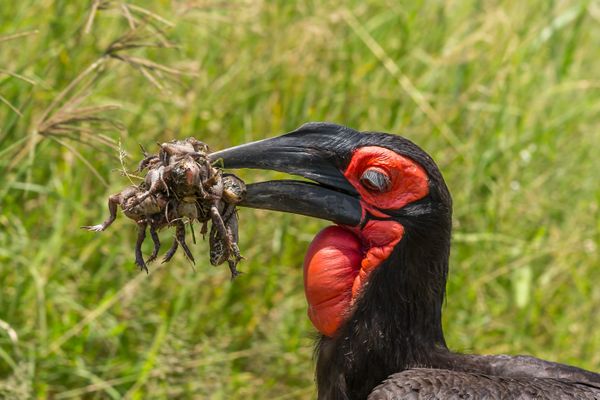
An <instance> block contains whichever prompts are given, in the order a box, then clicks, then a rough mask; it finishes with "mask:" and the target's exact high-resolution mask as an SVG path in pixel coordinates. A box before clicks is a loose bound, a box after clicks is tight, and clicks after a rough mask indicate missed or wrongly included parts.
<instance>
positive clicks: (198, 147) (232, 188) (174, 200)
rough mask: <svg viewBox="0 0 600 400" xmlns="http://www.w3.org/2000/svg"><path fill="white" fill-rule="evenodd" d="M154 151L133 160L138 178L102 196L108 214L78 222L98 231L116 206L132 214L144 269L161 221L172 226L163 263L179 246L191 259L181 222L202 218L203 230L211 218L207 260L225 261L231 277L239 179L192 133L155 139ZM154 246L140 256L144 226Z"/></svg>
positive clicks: (236, 257)
mask: <svg viewBox="0 0 600 400" xmlns="http://www.w3.org/2000/svg"><path fill="white" fill-rule="evenodd" d="M159 146H160V151H159V153H158V154H153V155H148V154H147V153H146V152H144V156H145V158H144V159H143V160H142V161H141V162H140V164H139V166H138V172H142V171H147V172H146V176H145V178H144V180H143V182H142V183H141V184H140V185H138V186H129V187H127V188H125V189H124V190H122V191H121V192H119V193H117V194H114V195H112V196H110V197H109V198H108V209H109V212H110V215H109V217H108V218H107V219H106V221H104V222H103V223H101V224H98V225H93V226H84V227H82V228H84V229H87V230H90V231H96V232H100V231H104V230H105V229H106V228H108V227H109V226H110V225H111V224H112V223H113V221H114V220H115V218H116V216H117V207H118V206H120V207H121V209H122V210H123V213H124V214H125V215H126V216H127V217H129V218H130V219H132V220H134V221H135V222H136V223H137V226H138V235H137V241H136V244H135V263H136V264H137V265H138V266H139V267H140V269H142V270H145V271H146V272H148V267H147V265H146V264H147V263H150V262H152V261H154V260H155V259H156V257H157V256H158V252H159V250H160V240H159V238H158V234H157V231H158V230H159V229H161V228H164V227H172V226H174V227H175V240H174V241H173V244H172V246H171V248H170V249H169V250H168V251H167V253H166V255H165V257H164V259H163V263H164V262H167V261H169V260H171V258H172V257H173V255H174V254H175V252H176V251H177V248H178V247H179V246H181V248H182V249H183V251H184V253H185V255H186V256H187V258H188V259H189V260H190V261H191V262H192V263H194V256H193V255H192V252H191V251H190V249H189V247H188V245H187V243H186V241H185V222H188V223H189V224H190V227H192V229H191V232H192V237H193V240H194V242H195V237H194V230H193V223H194V222H195V221H198V222H199V223H200V224H202V230H201V233H202V235H203V236H204V235H205V234H206V233H207V224H208V222H209V221H211V222H212V226H211V229H210V234H209V244H210V262H211V264H212V265H220V264H222V263H224V262H225V261H227V262H228V264H229V269H230V271H231V277H232V279H233V278H235V277H236V276H237V275H238V274H239V272H238V270H237V268H236V266H237V264H238V262H239V261H240V260H241V259H242V256H241V255H240V250H239V247H238V244H237V242H238V217H237V212H236V208H235V207H236V204H238V203H239V202H241V201H242V200H243V198H244V195H245V193H246V185H245V184H244V182H243V181H242V180H241V179H239V178H238V177H237V176H235V175H233V174H224V173H223V172H222V171H221V170H220V169H218V168H216V167H215V166H213V165H212V164H211V162H210V161H209V159H208V152H209V149H208V146H207V145H206V144H205V143H203V142H201V141H199V140H197V139H195V138H187V139H185V140H174V141H171V142H168V143H163V144H159ZM148 228H149V229H150V236H151V238H152V241H153V243H154V249H153V251H152V254H151V255H150V257H149V258H148V259H147V260H145V261H144V257H143V255H142V243H143V242H144V240H145V238H146V231H147V229H148Z"/></svg>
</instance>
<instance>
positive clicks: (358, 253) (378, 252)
mask: <svg viewBox="0 0 600 400" xmlns="http://www.w3.org/2000/svg"><path fill="white" fill-rule="evenodd" d="M403 234H404V227H403V226H402V225H400V224H399V223H398V222H394V221H369V222H368V223H367V224H366V225H365V227H364V228H363V229H362V230H358V229H350V228H345V227H341V226H329V227H327V228H325V229H323V230H322V231H321V232H320V233H319V234H318V235H317V236H316V237H315V238H314V240H313V241H312V243H311V244H310V247H309V248H308V252H307V254H306V257H305V259H304V291H305V293H306V299H307V301H308V317H309V318H310V320H311V322H312V323H313V325H314V326H315V328H317V330H318V331H319V332H321V333H322V334H324V335H326V336H333V334H334V333H335V332H336V331H337V329H338V328H339V326H340V324H341V323H342V322H343V321H344V319H345V316H346V313H347V312H348V311H349V310H350V308H351V306H352V303H353V302H354V300H355V299H356V296H357V295H358V294H359V293H360V289H361V288H362V287H363V285H364V283H365V282H366V281H367V278H368V276H369V274H370V273H371V272H372V271H373V270H374V269H375V268H376V267H377V266H378V265H379V264H381V263H382V262H383V261H384V260H385V259H386V258H388V257H389V255H390V254H391V253H392V251H393V250H394V246H395V245H396V244H397V243H398V242H399V241H400V240H401V239H402V235H403Z"/></svg>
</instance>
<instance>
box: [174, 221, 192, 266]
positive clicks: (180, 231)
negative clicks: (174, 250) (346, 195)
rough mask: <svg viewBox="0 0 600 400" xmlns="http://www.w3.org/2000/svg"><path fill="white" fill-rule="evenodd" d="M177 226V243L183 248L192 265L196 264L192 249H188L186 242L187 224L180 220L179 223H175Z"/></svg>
mask: <svg viewBox="0 0 600 400" xmlns="http://www.w3.org/2000/svg"><path fill="white" fill-rule="evenodd" d="M175 226H176V228H175V238H176V241H177V242H179V244H180V245H181V247H182V248H183V252H184V253H185V255H186V256H187V258H188V259H189V260H190V261H191V262H192V264H195V263H196V262H195V261H194V256H193V255H192V252H191V251H190V248H189V247H188V245H187V243H186V242H185V224H184V223H183V221H182V220H178V221H177V222H175Z"/></svg>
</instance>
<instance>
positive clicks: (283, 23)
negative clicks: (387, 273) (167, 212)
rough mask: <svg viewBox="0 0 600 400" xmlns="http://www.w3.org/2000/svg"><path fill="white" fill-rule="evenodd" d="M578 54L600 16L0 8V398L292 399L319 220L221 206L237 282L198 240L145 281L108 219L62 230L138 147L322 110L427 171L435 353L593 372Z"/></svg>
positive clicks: (196, 7)
mask: <svg viewBox="0 0 600 400" xmlns="http://www.w3.org/2000/svg"><path fill="white" fill-rule="evenodd" d="M136 4H137V5H136ZM142 6H143V7H144V8H142ZM599 41H600V6H599V4H598V2H595V1H547V0H534V1H528V2H524V1H516V0H506V1H500V2H490V1H480V0H467V1H450V2H445V1H434V0H427V1H425V0H423V1H400V2H398V1H385V0H378V1H375V0H371V1H349V2H334V1H324V2H321V1H309V0H307V1H277V2H267V1H262V0H238V1H233V2H223V1H220V0H206V1H204V0H177V1H172V2H169V1H159V0H153V1H146V2H140V1H135V3H134V2H133V0H132V2H131V3H125V2H121V1H105V0H93V1H91V2H90V3H88V2H81V1H77V2H75V1H61V0H54V1H52V0H38V1H33V0H23V1H12V2H5V3H4V4H3V6H2V7H0V177H1V178H2V179H1V182H2V184H1V185H0V210H1V211H0V265H1V268H0V397H5V398H15V399H20V398H22V399H25V398H52V399H71V398H111V399H121V398H131V399H142V398H143V399H148V398H157V399H161V398H211V399H230V398H248V399H267V398H268V399H310V398H313V397H314V393H315V392H314V388H313V386H314V385H313V381H312V376H313V363H312V343H313V338H314V331H313V329H312V327H311V325H310V323H309V321H308V319H307V318H306V314H305V313H306V309H305V301H304V296H303V288H302V271H301V270H302V259H303V253H304V251H305V250H306V248H307V245H308V243H309V242H310V240H311V239H312V237H313V236H314V234H315V233H316V232H318V230H319V229H320V228H322V227H323V226H325V224H324V223H323V222H320V221H315V220H310V219H307V218H303V217H299V216H291V215H281V214H274V213H269V212H262V211H254V210H241V211H240V219H241V232H240V234H241V242H240V246H241V249H242V251H243V253H244V255H245V256H246V261H244V262H242V264H241V265H240V269H241V270H242V271H244V272H245V274H244V275H242V276H241V277H240V278H238V279H237V280H236V281H235V282H233V283H231V282H229V272H228V271H227V268H226V267H222V268H218V269H215V268H212V267H210V266H209V263H208V256H207V255H206V256H205V257H204V256H203V254H207V244H206V243H205V242H200V243H199V244H197V245H196V246H195V249H194V251H195V253H196V259H197V260H198V261H199V262H198V263H197V265H196V267H195V269H194V268H192V267H191V266H190V264H189V263H188V262H187V261H186V260H185V259H184V257H183V255H182V254H178V255H177V256H176V257H175V259H174V260H173V262H171V263H170V264H168V265H166V266H164V267H161V266H160V265H158V264H154V265H153V266H152V267H151V273H150V275H146V274H144V273H140V272H139V271H138V270H137V269H136V268H135V266H134V264H133V260H134V258H133V244H134V242H135V233H136V230H135V227H134V226H133V225H132V224H131V223H130V221H128V220H126V218H123V217H122V216H121V217H120V218H119V219H118V220H117V222H116V223H115V224H114V225H113V226H112V227H111V228H110V230H109V231H108V232H106V233H103V234H93V233H90V232H86V231H83V230H80V229H79V226H81V225H89V224H93V223H98V222H99V221H101V220H102V219H103V218H104V217H105V216H106V213H107V210H106V198H107V195H108V194H110V193H114V192H116V191H118V190H120V188H122V187H123V186H124V184H125V183H126V182H127V178H125V177H124V176H123V175H122V174H120V173H119V171H120V170H121V171H122V169H123V166H122V165H121V163H122V164H123V165H124V166H125V167H127V168H129V169H133V167H134V162H135V160H137V159H139V158H140V153H138V151H139V150H138V143H141V144H144V145H145V146H146V147H147V148H152V146H153V143H155V142H157V141H166V140H170V139H172V138H183V137H187V136H192V135H193V136H196V137H198V138H200V139H202V140H204V141H206V142H208V143H209V144H211V146H212V147H213V148H214V149H219V148H224V147H226V146H230V145H235V144H239V143H243V142H247V141H250V140H255V139H260V138H264V137H269V136H273V135H277V134H280V133H283V132H286V131H289V130H291V129H294V128H295V127H297V126H299V125H301V124H302V123H304V122H307V121H318V120H328V121H335V122H338V123H343V124H346V125H349V126H352V127H355V128H358V129H361V130H381V131H388V132H395V133H398V134H402V135H404V136H406V137H408V138H410V139H412V140H413V141H415V142H416V143H418V144H419V145H421V146H422V147H423V148H425V149H426V150H427V151H428V152H430V153H431V154H432V155H433V157H434V158H435V159H436V160H437V161H438V163H439V164H440V166H441V169H442V170H443V172H444V174H445V177H446V180H447V181H448V184H449V187H450V189H451V191H452V193H453V196H454V202H455V213H454V220H455V233H454V246H453V253H452V260H451V274H450V279H449V287H448V297H447V298H448V299H447V304H446V307H445V316H444V318H445V327H446V333H447V340H448V344H449V346H450V347H451V348H453V349H455V350H459V351H465V352H477V353H511V354H518V353H527V354H535V355H537V356H540V357H543V358H547V359H551V360H559V361H562V362H566V363H572V364H576V365H579V366H581V367H584V368H588V369H593V370H600V330H599V329H597V328H598V327H599V326H600V313H598V310H599V309H600V291H599V290H597V286H596V285H597V282H600V257H599V254H600V253H599V250H598V246H599V245H600V208H599V205H600V184H599V181H598V175H597V174H598V171H600V157H599V156H598V155H599V154H598V149H599V148H600V129H599V128H600V57H598V43H599ZM120 150H122V151H125V152H127V153H129V154H130V156H129V157H127V156H126V155H125V154H122V153H120V152H119V151H120ZM272 176H273V175H269V174H266V173H262V172H256V171H249V172H248V171H246V172H244V173H243V174H242V177H244V178H245V179H247V180H248V181H259V180H261V179H265V178H267V177H272ZM170 235H171V233H170V232H166V231H164V232H162V234H161V238H162V240H163V241H164V242H165V243H170ZM146 245H147V246H148V247H145V251H146V252H147V253H149V251H150V246H151V244H150V243H146ZM390 301H394V299H390Z"/></svg>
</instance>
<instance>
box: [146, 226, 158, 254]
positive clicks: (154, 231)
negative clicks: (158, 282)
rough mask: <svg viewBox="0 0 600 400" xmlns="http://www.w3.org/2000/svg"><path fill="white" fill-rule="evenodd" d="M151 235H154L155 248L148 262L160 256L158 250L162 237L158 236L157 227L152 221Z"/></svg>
mask: <svg viewBox="0 0 600 400" xmlns="http://www.w3.org/2000/svg"><path fill="white" fill-rule="evenodd" d="M150 237H152V242H153V243H154V249H153V250H152V254H151V255H150V257H149V258H148V260H146V262H147V263H151V262H152V261H154V260H156V257H157V256H158V251H159V250H160V239H159V238H158V234H157V233H156V227H155V226H154V225H153V224H152V223H151V224H150Z"/></svg>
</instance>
